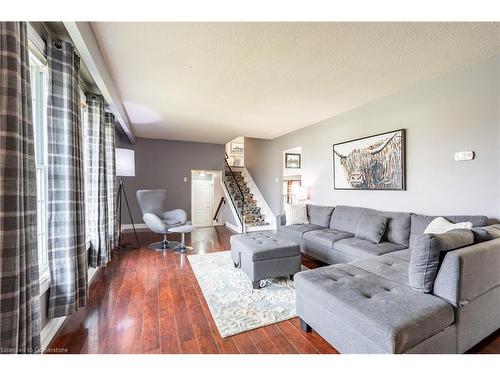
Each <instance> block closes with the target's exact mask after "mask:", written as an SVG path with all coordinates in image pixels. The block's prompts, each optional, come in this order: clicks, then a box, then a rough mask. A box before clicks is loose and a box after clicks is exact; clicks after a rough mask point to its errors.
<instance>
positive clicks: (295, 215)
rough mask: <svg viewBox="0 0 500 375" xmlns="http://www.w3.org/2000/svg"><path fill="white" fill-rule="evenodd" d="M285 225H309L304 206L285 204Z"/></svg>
mask: <svg viewBox="0 0 500 375" xmlns="http://www.w3.org/2000/svg"><path fill="white" fill-rule="evenodd" d="M285 218H286V225H294V224H309V219H308V218H307V208H306V206H305V205H304V204H288V203H285Z"/></svg>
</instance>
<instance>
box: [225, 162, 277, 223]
mask: <svg viewBox="0 0 500 375" xmlns="http://www.w3.org/2000/svg"><path fill="white" fill-rule="evenodd" d="M233 176H234V177H233ZM224 182H225V183H226V187H227V190H228V192H229V195H230V196H231V198H232V200H233V202H234V204H235V205H236V211H237V212H238V215H239V216H240V218H241V214H242V212H241V211H242V209H241V208H242V206H243V200H244V203H245V204H244V209H243V215H244V218H245V225H246V226H247V227H254V226H266V225H269V223H267V222H266V220H265V217H264V215H263V214H262V212H261V208H260V207H259V206H257V201H256V200H255V198H254V196H253V194H252V192H251V191H250V188H249V186H248V184H247V182H246V181H245V178H244V177H243V176H242V174H241V172H240V171H233V173H231V171H229V170H226V172H225V175H224ZM237 185H239V187H240V189H241V192H242V193H243V197H242V195H241V193H240V189H238V186H237Z"/></svg>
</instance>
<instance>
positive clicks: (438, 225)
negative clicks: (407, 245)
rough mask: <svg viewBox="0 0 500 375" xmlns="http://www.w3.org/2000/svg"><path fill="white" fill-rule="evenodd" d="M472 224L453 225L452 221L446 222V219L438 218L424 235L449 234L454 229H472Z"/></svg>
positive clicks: (466, 222)
mask: <svg viewBox="0 0 500 375" xmlns="http://www.w3.org/2000/svg"><path fill="white" fill-rule="evenodd" d="M471 228H472V223H471V222H468V221H464V222H463V223H456V224H453V223H452V222H451V221H448V220H446V219H445V218H444V217H441V216H440V217H437V218H435V219H434V220H432V221H431V222H430V223H429V225H428V226H427V228H425V230H424V234H431V233H432V234H442V233H446V232H449V231H450V230H454V229H471Z"/></svg>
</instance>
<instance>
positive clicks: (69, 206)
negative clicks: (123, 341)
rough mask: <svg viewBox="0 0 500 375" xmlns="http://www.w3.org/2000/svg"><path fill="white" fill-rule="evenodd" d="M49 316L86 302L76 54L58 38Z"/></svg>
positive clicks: (51, 119) (51, 47) (52, 90)
mask: <svg viewBox="0 0 500 375" xmlns="http://www.w3.org/2000/svg"><path fill="white" fill-rule="evenodd" d="M47 63H48V68H49V90H48V91H49V92H48V129H47V134H48V136H47V138H48V147H47V152H48V163H47V172H48V200H47V216H48V231H47V232H48V255H49V268H50V289H49V312H48V315H49V318H55V317H59V316H64V315H70V314H72V313H73V312H74V311H76V310H77V309H78V308H79V307H81V306H84V305H85V304H86V302H87V294H88V289H87V252H86V248H85V204H84V201H85V198H84V180H83V171H84V165H83V154H82V148H83V145H82V125H81V119H80V113H81V112H80V88H79V69H80V59H79V57H78V56H77V54H76V52H75V50H74V47H73V46H72V45H71V44H70V43H68V42H64V41H58V40H52V39H51V38H50V37H49V38H48V40H47Z"/></svg>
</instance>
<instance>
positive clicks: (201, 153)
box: [116, 133, 233, 224]
mask: <svg viewBox="0 0 500 375" xmlns="http://www.w3.org/2000/svg"><path fill="white" fill-rule="evenodd" d="M116 147H123V148H129V149H134V150H135V177H127V178H125V186H126V192H127V196H128V199H129V203H130V209H131V211H132V217H133V219H134V222H135V223H142V222H143V221H142V214H141V212H140V210H139V206H138V205H137V200H136V197H135V194H136V191H137V190H141V189H166V190H167V194H168V198H167V199H168V204H169V209H174V208H182V209H184V210H186V212H187V213H188V216H189V217H190V216H191V170H192V169H205V170H214V171H222V170H223V165H224V164H223V163H224V145H219V144H211V143H197V142H182V141H168V140H159V139H148V138H136V144H135V145H131V144H130V142H129V141H128V139H127V138H126V137H125V135H123V134H121V133H117V139H116ZM184 177H186V178H187V181H186V182H184ZM122 216H123V220H122V223H123V224H130V219H129V218H128V212H127V211H126V206H125V205H124V204H122ZM226 219H227V220H228V221H233V220H232V215H231V212H230V211H229V207H228V206H227V205H226V206H225V207H224V211H223V212H222V216H221V220H219V222H220V223H222V224H223V223H225V221H226Z"/></svg>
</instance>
